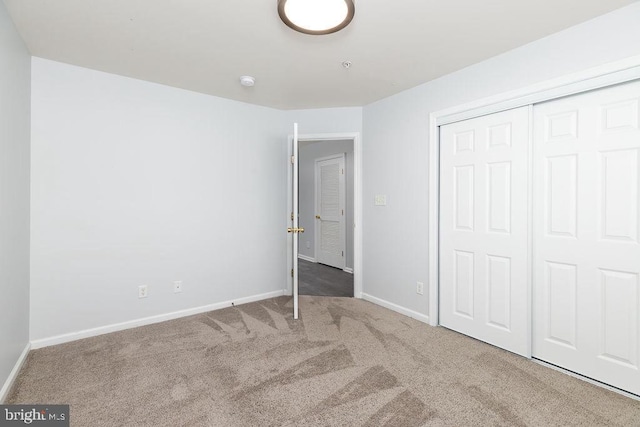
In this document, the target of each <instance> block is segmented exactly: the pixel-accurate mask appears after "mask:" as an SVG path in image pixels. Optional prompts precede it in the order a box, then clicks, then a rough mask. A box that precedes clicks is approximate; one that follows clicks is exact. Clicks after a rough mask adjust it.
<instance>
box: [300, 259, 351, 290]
mask: <svg viewBox="0 0 640 427" xmlns="http://www.w3.org/2000/svg"><path fill="white" fill-rule="evenodd" d="M298 290H299V293H300V295H315V296H331V297H353V274H349V273H345V272H344V271H342V270H340V269H338V268H333V267H329V266H328V265H324V264H317V263H313V262H309V261H304V260H301V259H299V260H298Z"/></svg>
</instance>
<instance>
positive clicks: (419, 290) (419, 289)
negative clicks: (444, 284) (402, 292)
mask: <svg viewBox="0 0 640 427" xmlns="http://www.w3.org/2000/svg"><path fill="white" fill-rule="evenodd" d="M416 293H417V294H418V295H422V294H424V283H422V282H418V283H417V285H416Z"/></svg>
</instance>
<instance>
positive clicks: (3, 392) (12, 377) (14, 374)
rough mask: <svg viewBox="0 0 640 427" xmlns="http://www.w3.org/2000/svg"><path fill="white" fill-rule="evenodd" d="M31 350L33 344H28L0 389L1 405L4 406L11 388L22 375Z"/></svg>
mask: <svg viewBox="0 0 640 427" xmlns="http://www.w3.org/2000/svg"><path fill="white" fill-rule="evenodd" d="M29 350H31V344H30V343H27V345H26V346H25V347H24V350H22V354H20V357H19V358H18V360H17V361H16V364H15V365H14V366H13V369H12V370H11V372H10V373H9V378H7V380H6V381H5V382H4V385H3V386H2V388H1V389H0V404H3V403H4V402H5V400H6V399H7V398H8V397H9V393H10V392H11V388H12V387H13V384H14V383H15V382H16V378H18V374H19V373H20V369H22V365H24V362H25V361H26V360H27V356H28V355H29Z"/></svg>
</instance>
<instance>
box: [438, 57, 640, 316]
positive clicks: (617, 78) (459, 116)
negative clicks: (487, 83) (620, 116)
mask: <svg viewBox="0 0 640 427" xmlns="http://www.w3.org/2000/svg"><path fill="white" fill-rule="evenodd" d="M637 79H640V55H636V56H632V57H630V58H626V59H624V60H621V61H616V62H611V63H608V64H604V65H600V66H597V67H593V68H589V69H586V70H583V71H580V72H577V73H573V74H569V75H565V76H562V77H559V78H555V79H551V80H547V81H544V82H541V83H537V84H534V85H529V86H526V87H524V88H520V89H517V90H513V91H510V92H504V93H501V94H498V95H495V96H490V97H487V98H483V99H480V100H477V101H473V102H470V103H467V104H463V105H459V106H456V107H452V108H447V109H443V110H439V111H435V112H432V113H430V114H429V139H428V142H427V148H428V150H427V151H428V153H429V154H428V155H429V158H428V165H429V178H428V180H429V184H428V189H429V190H428V191H429V194H428V199H429V208H428V223H429V234H428V236H429V241H428V246H429V258H428V261H427V264H428V267H429V292H428V294H429V307H428V310H429V311H428V313H429V316H428V317H429V324H430V325H432V326H437V325H439V323H440V322H439V290H438V287H439V286H440V272H439V263H440V259H439V251H440V236H439V231H438V230H439V224H440V218H439V212H440V126H441V125H445V124H449V123H454V122H457V121H462V120H466V119H471V118H474V117H479V116H482V115H486V114H491V113H497V112H500V111H505V110H510V109H512V108H517V107H523V106H525V105H533V104H537V103H540V102H544V101H550V100H552V99H557V98H561V97H564V96H568V95H575V94H577V93H582V92H587V91H590V90H595V89H600V88H603V87H607V86H612V85H615V84H620V83H625V82H629V81H632V80H637ZM530 178H531V177H530ZM530 208H531V207H530ZM529 282H530V283H529V286H531V279H529ZM529 297H530V298H531V292H529ZM529 303H531V300H530V301H529Z"/></svg>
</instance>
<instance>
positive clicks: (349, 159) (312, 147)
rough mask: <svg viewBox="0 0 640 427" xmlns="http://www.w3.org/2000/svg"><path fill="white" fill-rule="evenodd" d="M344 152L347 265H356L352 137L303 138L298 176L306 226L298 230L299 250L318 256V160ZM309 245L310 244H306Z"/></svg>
mask: <svg viewBox="0 0 640 427" xmlns="http://www.w3.org/2000/svg"><path fill="white" fill-rule="evenodd" d="M341 153H345V154H346V155H345V175H344V176H345V202H346V206H345V226H346V236H345V238H346V248H345V266H346V267H347V268H351V269H353V140H347V141H341V140H337V141H313V142H303V141H301V142H300V151H299V153H298V157H299V159H300V162H299V165H300V167H299V169H298V176H299V198H298V200H299V208H300V210H299V212H300V223H299V224H300V227H303V228H304V229H305V232H304V233H303V234H299V235H298V236H299V239H300V249H299V253H300V254H302V255H305V256H307V257H309V258H315V256H316V254H315V224H316V220H315V215H316V211H315V209H316V207H315V202H316V182H315V166H316V165H315V161H316V159H319V158H322V157H328V156H332V155H334V154H341ZM307 246H308V247H307Z"/></svg>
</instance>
